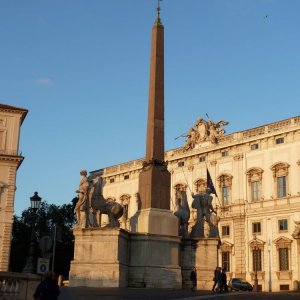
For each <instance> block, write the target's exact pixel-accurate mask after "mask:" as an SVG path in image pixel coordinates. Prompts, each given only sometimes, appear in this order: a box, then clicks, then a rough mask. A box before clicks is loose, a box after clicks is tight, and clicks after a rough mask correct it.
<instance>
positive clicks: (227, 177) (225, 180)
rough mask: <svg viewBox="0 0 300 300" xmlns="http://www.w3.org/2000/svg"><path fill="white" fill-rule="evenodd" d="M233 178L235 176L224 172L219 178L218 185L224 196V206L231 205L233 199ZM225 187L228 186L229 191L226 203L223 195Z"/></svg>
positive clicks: (222, 199)
mask: <svg viewBox="0 0 300 300" xmlns="http://www.w3.org/2000/svg"><path fill="white" fill-rule="evenodd" d="M232 178H233V176H232V175H231V174H228V173H223V174H221V175H220V176H219V177H218V178H217V181H218V186H219V194H220V195H221V197H222V198H221V201H222V206H226V205H229V204H230V203H231V201H232V195H231V194H232ZM224 187H227V188H228V193H229V195H228V199H227V203H226V204H224V195H223V188H224Z"/></svg>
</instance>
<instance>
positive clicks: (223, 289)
mask: <svg viewBox="0 0 300 300" xmlns="http://www.w3.org/2000/svg"><path fill="white" fill-rule="evenodd" d="M221 282H222V285H221V292H228V286H227V276H226V270H225V269H224V268H223V269H222V273H221Z"/></svg>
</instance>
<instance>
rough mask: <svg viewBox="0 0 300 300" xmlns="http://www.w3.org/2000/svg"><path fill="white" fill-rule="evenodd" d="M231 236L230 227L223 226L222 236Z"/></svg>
mask: <svg viewBox="0 0 300 300" xmlns="http://www.w3.org/2000/svg"><path fill="white" fill-rule="evenodd" d="M229 235H230V227H229V226H228V225H227V226H222V236H229Z"/></svg>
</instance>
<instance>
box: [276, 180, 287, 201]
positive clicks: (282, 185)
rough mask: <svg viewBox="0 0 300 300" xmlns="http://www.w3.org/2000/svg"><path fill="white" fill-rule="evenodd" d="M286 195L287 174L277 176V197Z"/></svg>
mask: <svg viewBox="0 0 300 300" xmlns="http://www.w3.org/2000/svg"><path fill="white" fill-rule="evenodd" d="M285 196H286V176H280V177H277V197H278V198H282V197H285Z"/></svg>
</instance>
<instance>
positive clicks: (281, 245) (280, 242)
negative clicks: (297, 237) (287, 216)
mask: <svg viewBox="0 0 300 300" xmlns="http://www.w3.org/2000/svg"><path fill="white" fill-rule="evenodd" d="M292 242H293V240H291V239H289V238H287V237H285V236H280V237H279V238H277V239H275V240H274V241H273V244H274V245H275V246H276V251H277V270H278V271H276V275H277V278H278V279H291V278H292V270H291V248H292ZM280 249H287V251H288V269H287V270H280V257H279V255H280V254H279V251H280Z"/></svg>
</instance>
